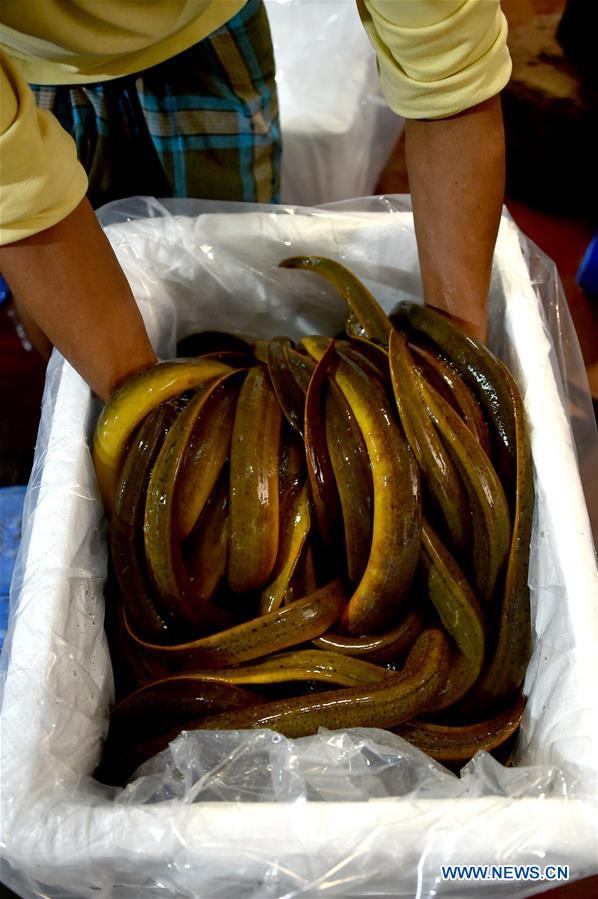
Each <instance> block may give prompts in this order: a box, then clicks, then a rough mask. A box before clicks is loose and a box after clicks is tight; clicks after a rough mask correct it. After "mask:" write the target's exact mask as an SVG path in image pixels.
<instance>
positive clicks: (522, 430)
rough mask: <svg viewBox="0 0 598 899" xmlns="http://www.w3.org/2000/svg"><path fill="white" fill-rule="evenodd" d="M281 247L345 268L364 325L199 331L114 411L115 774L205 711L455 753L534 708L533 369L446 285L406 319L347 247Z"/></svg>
mask: <svg viewBox="0 0 598 899" xmlns="http://www.w3.org/2000/svg"><path fill="white" fill-rule="evenodd" d="M281 265H282V266H284V267H286V268H290V269H303V270H307V271H310V272H313V273H315V274H317V275H319V276H321V277H323V278H325V279H327V280H328V281H329V282H331V283H332V284H333V285H334V287H335V288H336V289H337V290H338V291H339V292H340V294H341V295H342V297H343V298H344V299H345V301H346V303H347V305H348V307H349V318H348V321H347V326H346V331H345V332H343V334H341V335H337V336H336V337H335V338H334V339H333V338H330V337H322V336H306V337H304V338H303V339H302V340H301V341H300V342H299V343H297V344H295V343H294V342H293V341H291V340H290V339H287V338H285V337H276V338H274V339H271V340H258V341H250V340H245V339H242V338H241V337H238V336H234V335H230V334H223V333H218V332H207V331H206V332H202V333H199V334H194V335H191V336H190V337H188V338H185V339H184V340H183V341H181V343H180V344H179V347H178V349H177V352H178V358H177V359H175V360H172V361H166V362H161V363H159V364H158V365H157V366H156V367H155V368H153V369H150V370H147V371H144V372H142V373H140V374H138V375H136V376H134V377H132V378H130V379H129V380H127V381H126V382H125V383H124V384H123V385H122V387H120V388H119V389H118V390H117V391H116V392H115V394H114V395H113V397H112V398H111V399H110V401H109V402H108V404H107V405H106V406H105V408H104V410H103V412H102V414H101V416H100V420H99V422H98V425H97V428H96V431H95V435H94V442H93V459H94V464H95V470H96V475H97V480H98V485H99V488H100V491H101V495H102V499H103V502H104V506H105V508H106V511H107V513H108V514H109V516H110V536H111V558H112V571H113V581H114V585H113V589H112V590H111V591H110V596H111V597H112V602H111V609H110V614H111V621H112V626H111V629H110V642H111V652H112V654H113V660H114V663H115V669H116V671H117V675H118V677H117V687H118V702H117V704H116V706H115V707H114V709H113V711H112V715H111V721H110V729H109V734H108V739H107V742H106V746H105V752H104V758H103V761H102V764H101V766H100V769H99V772H98V776H100V777H101V778H102V779H104V780H106V781H108V782H111V783H123V782H124V781H126V779H127V778H129V777H130V776H131V775H132V774H133V773H134V772H135V770H136V769H137V768H138V766H139V765H140V764H141V763H142V762H143V761H145V760H146V759H147V758H149V757H151V756H152V755H154V754H155V753H157V752H159V751H160V750H161V749H163V748H165V747H166V746H167V744H168V743H169V742H170V741H171V740H173V739H174V738H175V737H176V736H177V735H178V734H179V733H180V732H181V731H183V730H190V729H198V728H199V729H220V728H222V729H235V730H237V729H239V730H240V729H247V728H271V729H273V730H276V731H278V732H280V733H281V734H284V735H286V736H288V737H291V738H294V737H301V736H306V735H309V734H314V733H316V732H317V731H318V728H320V727H323V728H329V729H335V728H350V727H379V728H386V729H390V730H392V731H394V732H395V733H397V734H399V735H400V736H402V737H404V738H405V739H406V740H408V741H409V742H410V743H412V744H413V745H414V746H416V747H419V748H420V749H422V750H424V751H425V752H427V753H428V754H429V755H430V756H432V757H433V758H435V759H437V760H439V761H441V762H444V763H446V764H449V765H455V764H460V763H463V762H465V761H467V760H468V759H470V758H471V757H472V756H473V755H474V754H475V753H476V752H477V751H478V750H479V749H486V750H495V749H496V748H497V747H499V746H501V745H502V744H506V745H508V741H509V740H510V739H511V737H512V735H513V734H514V733H515V731H516V730H517V728H518V726H519V723H520V720H521V715H522V712H523V705H524V703H523V698H522V695H521V688H522V683H523V678H524V675H525V671H526V666H527V663H528V660H529V656H530V651H531V624H530V608H529V590H528V586H527V572H528V556H529V543H530V532H531V520H532V512H533V506H534V490H533V476H532V461H531V451H530V442H529V435H528V431H527V427H526V422H525V415H524V410H523V405H522V401H521V396H520V393H519V391H518V388H517V385H516V384H515V381H514V379H513V377H512V375H511V374H510V372H509V371H508V369H507V368H506V367H505V365H504V364H503V363H502V362H501V361H500V360H499V359H497V358H496V357H495V356H494V355H492V354H491V353H490V352H489V351H488V349H486V347H484V346H483V345H482V344H480V343H479V342H477V341H476V340H474V339H473V338H472V337H470V336H468V335H467V334H466V333H465V332H464V331H462V330H461V329H460V328H458V327H457V325H456V324H455V323H454V322H453V321H452V320H450V319H449V318H448V317H447V316H445V315H443V314H441V313H440V312H438V311H436V310H434V309H432V308H430V307H428V306H422V305H419V304H417V303H411V302H406V303H402V304H401V305H400V306H399V308H398V311H397V312H396V313H395V314H394V315H392V316H390V317H388V316H387V315H386V313H385V312H384V311H383V310H382V308H381V307H380V305H379V304H378V303H377V301H376V300H375V298H374V297H373V296H372V295H371V293H370V292H369V291H368V290H367V289H366V287H365V286H364V285H363V284H362V283H361V282H360V281H359V280H358V279H357V278H356V277H355V275H353V274H352V273H351V272H350V271H348V270H347V269H346V268H344V267H343V266H342V265H341V264H340V263H338V262H335V261H332V260H330V259H325V258H322V257H301V258H300V257H297V258H292V259H287V260H285V261H284V262H282V263H281ZM511 742H512V740H511Z"/></svg>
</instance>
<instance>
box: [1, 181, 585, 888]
mask: <svg viewBox="0 0 598 899" xmlns="http://www.w3.org/2000/svg"><path fill="white" fill-rule="evenodd" d="M101 218H102V221H103V223H104V225H106V226H108V227H107V234H108V236H109V238H110V240H111V242H112V244H113V246H114V248H115V250H116V252H117V254H118V256H119V260H120V262H121V264H122V265H123V268H124V270H125V272H126V274H127V277H128V278H129V281H130V283H131V285H132V288H133V291H134V293H135V295H136V297H137V300H138V302H139V304H140V308H141V310H142V313H143V315H144V318H145V321H146V324H147V326H148V330H149V332H150V335H151V337H152V339H153V341H154V343H155V346H156V348H157V351H158V352H159V354H161V355H162V356H163V357H167V356H172V355H173V353H174V348H175V341H176V340H177V339H179V338H181V337H182V336H184V335H185V334H188V333H190V332H191V331H192V330H199V329H202V328H209V329H222V330H231V331H234V332H237V333H240V334H253V335H262V336H269V335H274V334H277V333H283V334H288V335H290V336H292V337H297V336H300V335H301V334H305V333H308V332H316V333H318V332H319V333H324V334H333V333H335V332H336V331H337V330H338V329H339V327H340V325H341V324H342V322H343V320H344V318H345V315H346V310H345V308H344V305H343V303H342V301H340V300H339V299H338V298H337V297H336V296H335V294H334V291H332V289H331V288H330V287H329V285H327V284H326V283H324V282H320V281H319V280H318V279H316V278H315V276H310V275H309V273H305V272H296V271H295V272H292V271H289V270H281V269H278V268H277V264H278V262H279V261H280V260H281V259H283V258H285V257H286V256H289V255H296V254H301V253H309V252H311V253H316V252H317V253H321V254H322V255H332V256H334V257H336V258H339V259H340V260H342V261H343V262H345V264H347V265H349V266H350V267H351V268H352V269H353V270H354V271H355V272H356V273H357V274H358V275H360V276H361V277H363V278H364V280H365V281H366V283H367V284H368V286H369V287H370V289H371V290H372V291H373V292H374V294H375V295H376V296H377V297H378V298H379V299H380V301H381V302H382V304H383V305H384V307H385V308H386V310H387V311H389V310H391V309H392V308H393V307H394V306H395V305H396V303H397V301H398V300H400V299H403V298H410V299H413V298H416V299H417V298H419V297H421V284H420V280H419V275H418V266H417V252H416V247H415V240H414V234H413V222H412V216H411V213H410V207H409V204H408V200H407V198H403V197H377V198H365V199H362V200H354V201H351V202H350V203H346V204H336V205H334V206H331V207H327V208H326V207H325V208H317V209H313V208H312V209H302V208H298V207H267V206H263V207H260V206H243V205H235V204H223V203H207V202H202V201H190V200H186V201H167V202H166V203H160V202H158V201H156V200H152V199H146V198H133V199H132V200H127V201H122V202H119V203H116V204H112V205H110V206H108V207H105V208H104V210H103V211H102V214H101ZM489 304H490V305H489V323H490V344H491V348H492V349H494V350H495V351H496V352H498V353H499V354H500V355H501V356H502V357H503V358H504V359H505V360H506V361H507V362H508V363H509V364H510V366H511V368H512V370H513V372H514V374H515V376H516V378H517V380H518V382H519V385H520V387H521V389H522V393H523V397H524V402H525V405H526V411H527V415H528V420H529V423H530V430H531V439H532V450H533V455H534V467H535V481H536V491H537V503H536V509H535V515H534V527H533V535H532V546H531V557H530V575H529V583H530V587H531V601H532V617H533V623H534V650H533V656H532V660H531V663H530V666H529V670H528V674H527V677H526V682H525V692H526V694H527V696H528V702H527V707H526V711H525V715H524V719H523V724H522V728H521V731H520V734H519V737H518V741H517V744H516V748H515V754H514V763H515V767H512V768H505V767H503V766H502V765H500V764H499V763H498V762H497V761H496V760H495V759H493V758H492V757H491V756H490V755H488V754H487V753H484V752H480V753H478V754H477V755H476V757H475V758H474V759H473V760H472V761H471V762H470V763H469V764H468V765H466V766H465V767H464V768H463V770H462V771H461V772H460V773H459V774H456V773H452V772H450V771H448V770H446V769H445V768H443V766H441V765H439V764H438V763H436V762H434V761H432V760H431V759H430V758H428V757H427V756H426V755H425V754H423V753H422V752H420V751H419V750H417V749H415V748H414V747H412V746H410V745H409V744H408V743H407V742H405V741H404V740H402V739H401V738H400V737H398V736H396V735H394V734H391V733H388V732H385V731H382V730H373V729H354V730H350V731H346V732H343V731H338V732H337V731H326V730H322V731H320V733H319V734H317V735H315V736H313V737H308V738H303V739H299V740H288V739H285V738H284V737H281V736H280V735H278V734H275V733H273V732H271V731H248V732H200V731H196V732H188V733H183V734H182V735H181V736H180V737H178V738H177V739H176V740H175V741H174V742H173V743H171V744H170V746H169V747H168V748H167V749H166V750H165V751H164V752H162V753H161V754H160V755H159V756H157V757H156V758H154V759H151V760H150V761H149V762H147V763H146V764H145V765H144V766H142V768H141V769H140V770H139V771H138V772H137V774H136V776H135V778H134V779H133V780H132V781H131V782H130V783H129V785H128V786H127V787H126V788H125V789H123V790H119V789H116V788H109V787H105V786H103V785H101V784H99V783H98V782H97V781H95V780H94V779H93V771H94V770H95V767H96V765H97V763H98V761H99V759H100V757H101V747H102V740H103V738H104V737H105V734H106V731H107V722H108V715H109V710H110V707H111V703H112V700H113V681H112V671H111V665H110V659H109V656H108V652H107V646H106V641H105V637H104V632H103V614H104V599H103V584H104V579H105V575H106V558H107V553H106V534H107V529H106V524H105V522H104V519H103V514H102V509H101V506H100V503H99V500H98V495H97V490H96V486H95V481H94V477H93V469H92V465H91V458H90V453H89V448H88V447H89V438H90V435H91V433H92V431H93V427H94V424H95V420H96V418H97V415H98V412H99V404H98V402H97V400H94V399H93V398H92V396H91V394H90V392H89V389H88V388H87V387H86V385H85V384H84V383H83V382H82V381H81V379H80V378H79V376H78V375H77V374H76V373H75V372H74V371H73V369H72V368H71V367H70V366H69V365H68V364H66V363H65V362H64V361H63V360H62V359H61V357H60V356H59V355H58V354H57V353H54V354H53V357H52V359H51V361H50V365H49V368H48V376H47V382H46V389H45V395H44V402H43V409H42V419H41V424H40V431H39V436H38V445H37V449H36V456H35V462H34V468H33V472H32V476H31V481H30V485H29V489H28V494H27V498H26V505H25V515H24V524H23V542H22V546H21V550H20V554H19V557H18V560H17V567H16V571H15V576H14V579H13V585H12V594H11V597H12V598H11V617H10V622H9V629H8V633H7V641H6V646H5V651H4V653H3V655H2V671H1V686H2V706H1V710H0V715H1V718H0V721H1V725H2V747H1V752H2V756H1V761H2V777H3V790H2V795H1V801H2V809H1V811H2V821H1V824H2V855H3V858H4V866H3V869H2V878H3V880H4V881H5V882H6V883H7V884H8V885H9V886H11V887H12V889H14V890H16V891H17V893H18V894H19V895H20V896H23V897H46V896H48V897H64V899H67V897H68V899H87V897H92V896H111V897H118V899H131V897H139V899H146V897H147V899H151V897H174V896H177V897H178V896H183V897H196V896H202V897H203V896H206V897H207V896H209V897H211V899H220V897H222V899H224V897H231V896H244V897H246V896H247V897H283V896H284V897H296V896H297V897H299V896H301V897H304V896H305V897H314V896H317V895H320V894H323V893H325V894H326V895H331V896H351V897H352V896H355V897H358V896H372V895H376V896H406V897H413V896H418V897H432V896H437V895H441V896H447V897H448V896H456V897H461V896H472V897H476V896H479V895H483V896H484V897H486V896H488V897H494V896H497V897H498V896H509V897H514V896H515V897H517V896H526V895H532V894H533V893H536V892H539V891H541V890H543V889H546V888H548V887H549V886H550V885H551V883H550V881H546V880H545V881H540V880H528V881H526V882H515V881H514V880H513V879H510V880H504V881H498V880H485V881H483V882H482V881H480V880H460V881H452V880H450V879H445V876H444V875H443V871H442V865H445V866H446V865H509V864H518V865H538V866H540V867H542V866H544V865H547V864H553V865H568V866H569V873H570V876H571V877H581V876H584V875H587V874H590V873H593V872H594V871H595V870H596V869H597V867H598V866H597V862H596V858H597V842H596V839H597V837H596V773H597V762H598V753H597V751H596V750H597V746H598V743H597V741H596V720H597V715H596V711H597V709H596V689H595V685H596V683H597V682H598V675H597V671H596V659H597V658H598V652H597V648H598V646H597V644H598V634H597V630H596V608H595V597H596V567H595V558H594V550H593V545H592V538H591V532H590V525H589V520H588V514H587V508H586V505H585V502H584V497H583V490H582V486H581V481H580V476H579V470H578V465H577V456H578V454H579V457H580V459H581V458H582V456H583V458H584V459H585V458H590V459H592V458H593V460H594V461H593V463H592V464H596V459H597V458H598V453H597V450H598V442H597V440H596V431H595V427H594V428H593V427H592V425H591V423H590V422H591V415H592V409H591V402H590V397H589V391H588V388H587V383H585V382H584V372H583V365H582V362H581V356H580V353H579V346H578V343H577V339H576V337H575V332H574V330H573V326H572V323H571V319H570V316H569V312H568V310H567V307H566V304H565V302H564V299H563V295H562V291H561V288H560V285H559V283H558V278H557V276H556V273H555V271H554V268H553V267H552V266H551V263H550V261H549V260H546V258H545V257H543V256H542V255H541V254H540V253H539V251H538V250H537V249H536V248H535V247H534V246H533V245H532V244H530V243H529V242H528V241H527V240H526V239H525V238H524V237H523V236H522V235H521V234H520V233H519V231H518V230H517V228H516V227H515V225H514V224H513V222H512V221H511V220H510V218H509V217H508V216H507V215H504V216H503V220H502V223H501V229H500V234H499V239H498V242H497V250H496V257H495V267H494V273H493V280H492V289H491V295H490V301H489ZM572 384H573V385H575V389H576V390H577V393H575V396H574V404H575V408H574V413H573V414H574V416H575V418H576V421H575V426H574V428H573V429H572V423H571V420H570V418H569V416H568V414H567V413H568V408H569V407H568V400H569V398H570V397H572V396H573V394H572V388H571V385H572ZM574 434H575V436H576V437H577V438H578V439H580V441H581V444H580V443H578V444H577V449H576V444H575V442H574ZM582 468H583V466H582ZM589 470H590V469H589V468H586V469H584V473H586V475H587V472H588V471H589ZM591 477H593V479H594V480H593V484H594V485H595V483H596V482H597V481H598V478H597V477H596V474H595V473H594V474H593V475H591ZM445 874H446V872H445Z"/></svg>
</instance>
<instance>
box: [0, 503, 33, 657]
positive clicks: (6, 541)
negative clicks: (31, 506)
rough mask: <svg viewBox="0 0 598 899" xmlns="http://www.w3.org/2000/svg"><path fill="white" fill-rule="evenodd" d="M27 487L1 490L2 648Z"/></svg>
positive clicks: (0, 608)
mask: <svg viewBox="0 0 598 899" xmlns="http://www.w3.org/2000/svg"><path fill="white" fill-rule="evenodd" d="M26 489H27V488H26V487H2V488H0V647H1V646H2V644H3V642H4V636H5V634H6V626H7V624H8V593H9V590H10V582H11V580H12V573H13V570H14V567H15V559H16V555H17V550H18V549H19V544H20V542H21V525H22V522H23V502H24V499H25V490H26Z"/></svg>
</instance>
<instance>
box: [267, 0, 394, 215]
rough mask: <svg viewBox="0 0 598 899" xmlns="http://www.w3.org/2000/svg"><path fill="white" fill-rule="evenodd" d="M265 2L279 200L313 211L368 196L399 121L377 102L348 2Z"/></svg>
mask: <svg viewBox="0 0 598 899" xmlns="http://www.w3.org/2000/svg"><path fill="white" fill-rule="evenodd" d="M265 3H266V10H267V13H268V20H269V22H270V30H271V32H272V43H273V46H274V56H275V60H276V86H277V89H278V102H279V107H280V122H281V130H282V141H283V146H284V153H283V154H282V172H281V197H282V201H283V202H284V203H299V204H301V205H304V206H307V205H309V206H315V205H317V204H320V203H328V202H332V201H335V200H345V199H347V198H349V197H359V196H362V195H364V194H370V193H373V191H374V190H375V189H376V184H377V183H378V178H379V177H380V173H381V171H382V169H383V167H384V165H385V164H386V161H387V160H388V157H389V156H390V153H391V151H392V149H393V147H394V145H395V143H396V141H397V139H398V137H399V134H400V133H401V130H402V128H403V125H404V120H403V119H402V118H401V117H400V116H397V115H395V113H393V112H392V111H391V110H390V109H389V108H388V106H387V104H386V102H385V101H384V98H383V97H382V93H381V91H380V87H379V84H378V71H377V67H376V55H375V53H374V51H373V50H372V47H371V45H370V43H369V41H368V39H367V36H366V33H365V30H364V28H363V25H362V24H361V20H360V18H359V14H358V12H357V4H356V3H355V0H265ZM306 61H307V63H306ZM356 147H357V148H359V149H358V152H356V149H355V148H356Z"/></svg>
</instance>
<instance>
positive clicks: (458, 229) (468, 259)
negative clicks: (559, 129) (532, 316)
mask: <svg viewBox="0 0 598 899" xmlns="http://www.w3.org/2000/svg"><path fill="white" fill-rule="evenodd" d="M405 130H406V152H407V167H408V172H409V186H410V190H411V194H412V199H413V213H414V220H415V232H416V236H417V245H418V252H419V260H420V266H421V272H422V279H423V285H424V296H425V300H426V302H427V303H429V304H430V305H432V306H436V307H438V308H440V309H443V310H445V311H446V312H449V313H450V314H451V315H453V316H455V317H457V318H459V319H461V320H462V322H463V324H464V326H465V327H466V328H467V329H468V330H469V331H470V333H472V334H473V335H474V336H477V337H479V338H481V339H482V340H484V339H485V336H486V305H487V297H488V288H489V285H490V275H491V270H492V256H493V253H494V244H495V241H496V235H497V232H498V225H499V222H500V213H501V208H502V203H503V197H504V166H505V162H504V159H505V153H504V133H503V125H502V113H501V107H500V98H499V97H498V96H497V97H493V98H492V99H490V100H487V101H485V102H484V103H480V104H479V105H478V106H474V107H472V108H471V109H467V110H465V112H462V113H460V114H459V115H456V116H452V117H451V118H446V119H431V120H417V119H412V120H408V121H407V123H406V129H405Z"/></svg>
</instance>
